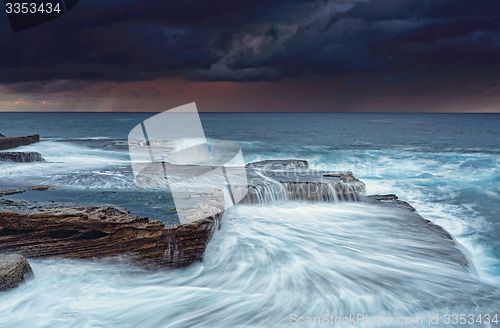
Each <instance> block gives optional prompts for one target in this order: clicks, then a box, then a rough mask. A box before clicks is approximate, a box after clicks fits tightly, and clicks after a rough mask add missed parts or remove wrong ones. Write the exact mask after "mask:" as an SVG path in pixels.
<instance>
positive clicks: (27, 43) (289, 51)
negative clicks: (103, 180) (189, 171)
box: [0, 0, 500, 112]
mask: <svg viewBox="0 0 500 328" xmlns="http://www.w3.org/2000/svg"><path fill="white" fill-rule="evenodd" d="M2 11H3V10H2ZM0 49H1V50H2V53H1V56H0V111H52V110H54V111H163V110H166V109H169V108H172V107H175V106H178V105H182V104H185V103H189V102H193V101H195V102H196V103H197V105H198V109H199V110H200V111H274V112H276V111H301V112H308V111H325V112H328V111H331V112H377V111H381V112H500V2H499V1H498V0H341V1H308V0H282V1H271V0H266V1H264V0H255V1H254V0H252V1H234V0H232V1H229V0H213V1H199V0H143V1H138V0H80V3H79V4H78V5H77V6H76V7H75V8H74V9H73V10H72V11H70V12H69V13H67V14H65V15H64V16H62V17H60V18H58V19H55V20H53V21H51V22H48V23H46V24H43V25H40V26H38V27H35V28H32V29H29V30H25V31H22V32H18V33H12V31H11V29H10V26H9V24H8V19H7V16H6V15H5V14H4V13H2V14H0Z"/></svg>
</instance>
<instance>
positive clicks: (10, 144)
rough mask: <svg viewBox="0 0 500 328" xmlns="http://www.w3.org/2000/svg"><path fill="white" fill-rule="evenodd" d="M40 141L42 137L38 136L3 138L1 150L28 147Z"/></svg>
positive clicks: (0, 142) (1, 139) (0, 140)
mask: <svg viewBox="0 0 500 328" xmlns="http://www.w3.org/2000/svg"><path fill="white" fill-rule="evenodd" d="M39 141H40V136H39V135H38V134H34V135H32V136H26V137H12V138H7V137H2V138H0V150H5V149H11V148H16V147H19V146H27V145H31V144H33V143H36V142H39Z"/></svg>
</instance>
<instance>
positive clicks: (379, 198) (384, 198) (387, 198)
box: [363, 194, 416, 212]
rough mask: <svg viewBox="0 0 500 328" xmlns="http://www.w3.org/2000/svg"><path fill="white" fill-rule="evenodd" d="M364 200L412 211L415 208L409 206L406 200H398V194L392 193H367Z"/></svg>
mask: <svg viewBox="0 0 500 328" xmlns="http://www.w3.org/2000/svg"><path fill="white" fill-rule="evenodd" d="M363 200H364V201H366V202H368V203H372V204H386V205H389V206H395V205H397V206H400V207H404V208H406V209H408V210H410V211H412V212H415V211H416V210H415V208H414V207H413V206H411V205H410V204H409V203H408V202H405V201H403V200H400V199H399V198H398V196H396V195H394V194H388V195H369V196H365V197H364V199H363Z"/></svg>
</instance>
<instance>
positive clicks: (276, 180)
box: [243, 160, 365, 203]
mask: <svg viewBox="0 0 500 328" xmlns="http://www.w3.org/2000/svg"><path fill="white" fill-rule="evenodd" d="M246 168H247V178H248V193H247V195H246V197H245V199H244V200H243V202H244V203H273V202H276V201H284V200H305V201H320V202H336V201H356V200H359V198H360V196H361V195H362V194H363V193H364V191H365V184H364V183H363V182H362V181H360V180H358V179H356V178H355V177H354V175H353V173H352V172H349V171H323V170H314V169H309V163H308V162H307V161H305V160H266V161H260V162H253V163H249V164H247V165H246Z"/></svg>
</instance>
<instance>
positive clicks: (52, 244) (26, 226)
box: [0, 207, 222, 267]
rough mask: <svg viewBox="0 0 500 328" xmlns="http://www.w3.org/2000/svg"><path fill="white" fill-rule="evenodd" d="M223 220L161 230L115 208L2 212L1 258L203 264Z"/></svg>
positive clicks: (152, 222) (217, 217)
mask: <svg viewBox="0 0 500 328" xmlns="http://www.w3.org/2000/svg"><path fill="white" fill-rule="evenodd" d="M221 218H222V214H221V213H219V214H216V215H213V216H209V217H205V218H200V219H199V220H196V221H194V222H192V223H187V224H177V225H170V226H165V225H164V224H163V223H161V222H160V221H156V220H149V219H148V218H147V217H139V216H135V215H131V214H130V213H129V211H128V210H125V209H122V208H115V207H82V208H58V209H41V210H37V211H36V212H33V213H28V214H26V213H25V214H22V213H17V212H14V211H0V252H1V251H9V252H16V253H19V254H23V255H25V256H28V257H32V258H39V257H40V258H43V257H53V256H58V257H67V258H81V259H91V258H103V257H108V258H109V257H116V256H120V255H126V256H128V257H129V258H130V259H131V261H132V262H133V263H136V264H139V265H142V266H145V267H156V266H159V267H182V266H186V265H189V264H191V263H193V262H194V261H197V260H201V259H202V257H203V253H204V251H205V248H206V246H207V243H208V241H209V240H210V237H211V235H212V232H213V230H214V229H215V228H216V227H218V226H219V221H220V220H221ZM27 241H29V242H27Z"/></svg>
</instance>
